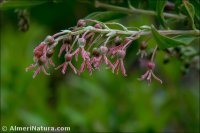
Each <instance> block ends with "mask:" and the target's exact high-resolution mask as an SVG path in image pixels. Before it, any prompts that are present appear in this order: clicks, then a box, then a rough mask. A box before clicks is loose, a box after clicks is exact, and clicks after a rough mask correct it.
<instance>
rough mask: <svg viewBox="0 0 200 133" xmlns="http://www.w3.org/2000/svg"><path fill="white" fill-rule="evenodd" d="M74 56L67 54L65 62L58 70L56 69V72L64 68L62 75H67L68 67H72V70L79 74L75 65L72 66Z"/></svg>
mask: <svg viewBox="0 0 200 133" xmlns="http://www.w3.org/2000/svg"><path fill="white" fill-rule="evenodd" d="M73 56H74V55H73V54H70V53H68V52H67V53H66V54H65V62H64V63H63V64H61V65H59V66H58V67H57V68H55V69H56V70H58V69H60V68H61V67H62V74H65V72H66V70H67V67H68V65H69V66H70V67H71V69H72V70H73V71H74V73H75V74H77V70H76V68H75V67H74V65H73V64H72V62H71V61H72V57H73Z"/></svg>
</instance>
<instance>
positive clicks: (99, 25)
mask: <svg viewBox="0 0 200 133" xmlns="http://www.w3.org/2000/svg"><path fill="white" fill-rule="evenodd" d="M94 28H97V29H102V26H101V24H98V23H97V24H95V25H94Z"/></svg>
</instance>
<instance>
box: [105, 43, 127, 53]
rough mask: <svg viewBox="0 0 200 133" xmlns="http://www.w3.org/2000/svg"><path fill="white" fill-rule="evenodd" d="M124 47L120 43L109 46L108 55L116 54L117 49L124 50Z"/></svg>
mask: <svg viewBox="0 0 200 133" xmlns="http://www.w3.org/2000/svg"><path fill="white" fill-rule="evenodd" d="M123 47H124V45H123V44H120V45H118V46H116V45H113V46H111V47H110V48H109V51H108V55H112V56H114V55H115V54H116V53H117V51H118V50H122V49H123Z"/></svg>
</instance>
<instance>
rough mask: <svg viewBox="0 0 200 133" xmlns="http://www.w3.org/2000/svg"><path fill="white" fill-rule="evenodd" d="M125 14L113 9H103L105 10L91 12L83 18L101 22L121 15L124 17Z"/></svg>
mask: <svg viewBox="0 0 200 133" xmlns="http://www.w3.org/2000/svg"><path fill="white" fill-rule="evenodd" d="M125 16H127V14H125V13H120V12H113V11H105V12H93V13H91V14H89V15H88V16H86V17H85V18H84V19H94V20H98V21H101V22H106V21H110V20H114V19H118V18H121V17H125Z"/></svg>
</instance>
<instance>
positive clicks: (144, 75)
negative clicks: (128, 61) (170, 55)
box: [140, 71, 149, 80]
mask: <svg viewBox="0 0 200 133" xmlns="http://www.w3.org/2000/svg"><path fill="white" fill-rule="evenodd" d="M148 74H149V71H146V72H145V73H144V74H143V75H142V76H141V77H140V80H144V79H145V78H147V76H148Z"/></svg>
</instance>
